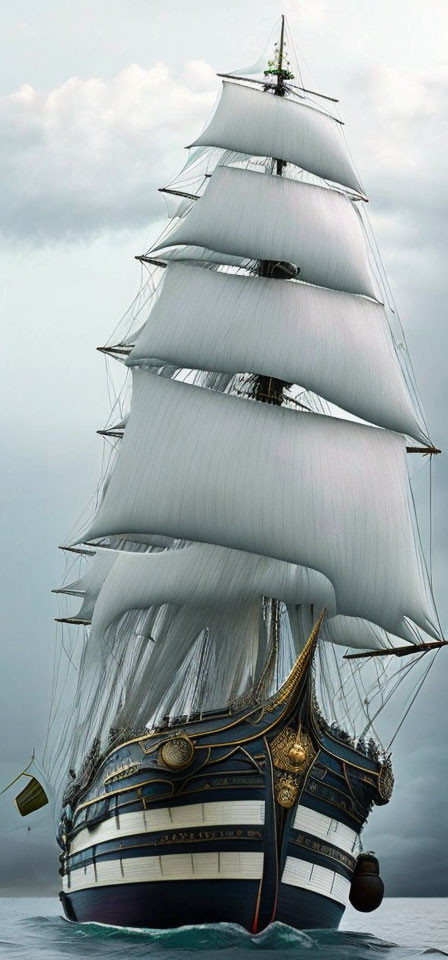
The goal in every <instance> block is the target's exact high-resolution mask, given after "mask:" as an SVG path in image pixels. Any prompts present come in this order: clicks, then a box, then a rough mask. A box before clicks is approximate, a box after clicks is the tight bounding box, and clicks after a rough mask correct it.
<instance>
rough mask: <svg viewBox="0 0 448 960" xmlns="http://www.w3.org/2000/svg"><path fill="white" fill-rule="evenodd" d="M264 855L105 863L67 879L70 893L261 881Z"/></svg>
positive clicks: (197, 855)
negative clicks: (175, 882)
mask: <svg viewBox="0 0 448 960" xmlns="http://www.w3.org/2000/svg"><path fill="white" fill-rule="evenodd" d="M262 872H263V854H262V853H232V852H224V853H181V854H165V855H164V856H161V857H132V858H129V859H128V858H123V859H122V860H103V861H100V862H99V863H97V864H96V865H95V864H89V866H87V867H81V868H80V869H77V870H72V871H71V873H70V880H68V878H67V877H64V878H63V882H62V886H63V889H64V891H65V892H66V893H71V892H74V891H76V890H83V889H85V888H93V889H95V888H96V887H106V886H112V885H115V884H124V883H155V882H160V881H163V880H259V879H260V878H261V875H262Z"/></svg>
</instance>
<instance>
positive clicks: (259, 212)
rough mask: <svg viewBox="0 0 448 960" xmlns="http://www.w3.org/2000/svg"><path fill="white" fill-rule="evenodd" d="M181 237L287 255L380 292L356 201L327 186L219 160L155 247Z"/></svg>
mask: <svg viewBox="0 0 448 960" xmlns="http://www.w3.org/2000/svg"><path fill="white" fill-rule="evenodd" d="M179 244H187V245H193V246H199V247H205V248H207V249H210V250H215V251H217V252H219V253H223V254H226V255H227V254H230V255H231V256H239V257H249V258H253V259H257V260H283V261H287V262H290V263H293V264H295V265H296V266H298V267H300V279H301V280H306V281H308V282H309V283H315V284H318V285H320V286H323V287H331V288H332V289H334V290H345V291H346V293H359V294H365V295H366V296H368V297H374V298H376V297H377V296H378V291H377V288H376V285H375V283H374V280H373V277H372V274H371V271H370V267H369V262H368V254H367V246H366V242H365V239H364V234H363V230H362V226H361V221H360V218H359V215H358V213H357V211H356V209H355V205H354V204H353V203H352V201H351V200H349V199H348V198H347V197H346V196H344V195H343V194H342V193H338V192H337V191H336V190H331V189H329V188H327V187H317V186H314V185H313V184H309V183H301V182H298V181H295V180H290V179H288V178H287V177H275V176H271V175H270V174H267V173H254V172H252V171H250V170H239V169H237V168H235V167H217V169H216V170H215V172H214V174H213V175H212V177H211V179H210V182H209V185H208V187H207V189H206V191H205V193H204V195H203V196H202V197H201V198H200V199H199V200H198V201H197V202H196V203H195V205H194V207H193V209H192V210H191V212H190V213H189V214H188V216H187V217H185V218H184V219H183V220H182V221H181V222H180V224H179V225H178V226H177V227H176V229H175V230H174V231H172V232H170V233H169V234H167V235H166V236H165V238H164V239H163V240H162V241H159V243H158V245H157V246H156V247H155V248H154V250H153V251H152V253H153V255H154V256H156V255H157V253H158V251H161V250H163V248H164V247H172V246H173V245H179Z"/></svg>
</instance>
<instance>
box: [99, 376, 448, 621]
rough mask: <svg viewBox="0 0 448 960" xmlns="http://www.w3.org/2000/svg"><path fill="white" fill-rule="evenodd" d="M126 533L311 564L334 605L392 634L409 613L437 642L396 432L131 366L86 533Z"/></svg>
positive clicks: (402, 446) (402, 451)
mask: <svg viewBox="0 0 448 960" xmlns="http://www.w3.org/2000/svg"><path fill="white" fill-rule="evenodd" d="M179 463H182V470H179ZM133 530H135V531H136V532H141V531H147V532H149V533H156V534H161V535H164V536H173V537H179V538H183V539H186V540H193V541H200V542H204V543H216V544H219V545H221V546H228V547H232V548H236V549H239V550H246V551H248V552H251V553H259V554H262V555H264V556H272V557H274V558H276V559H279V560H286V561H288V562H290V563H295V564H299V565H302V566H307V567H312V568H313V569H315V570H318V571H319V572H320V573H323V574H324V576H326V577H327V578H328V580H330V582H331V583H332V585H333V587H334V590H335V593H336V603H337V609H338V612H339V613H341V614H346V615H348V616H353V617H356V616H359V617H362V618H365V619H367V620H371V621H372V622H374V623H377V624H379V625H381V626H383V627H384V628H385V629H386V630H390V631H391V632H392V633H397V634H399V632H400V623H401V621H402V619H403V617H408V618H409V619H410V620H411V621H413V622H415V623H417V624H418V625H419V626H421V627H422V629H424V630H427V631H428V632H431V633H432V635H434V636H438V630H437V620H436V614H435V610H434V605H433V601H432V596H431V592H430V589H429V584H428V581H427V577H426V575H425V572H424V569H423V563H422V559H421V555H420V552H419V548H418V545H417V542H416V538H415V535H414V531H413V526H412V516H411V508H410V497H409V492H408V479H407V469H406V454H405V443H404V440H403V438H402V437H401V436H399V435H398V434H393V433H390V432H388V431H385V430H379V429H377V428H374V427H368V426H363V425H360V424H355V423H351V422H347V421H344V420H337V419H332V418H329V417H325V416H319V415H317V414H311V413H309V414H303V413H296V412H295V411H292V410H288V409H285V408H282V407H274V406H271V405H269V404H261V403H257V402H255V401H251V400H247V399H241V398H239V397H233V396H229V395H224V394H221V393H215V392H213V391H211V390H204V389H202V388H200V387H195V386H191V385H190V384H187V383H180V382H178V381H173V380H167V379H164V378H162V377H157V376H153V375H151V374H149V373H147V371H146V370H141V369H138V368H137V369H136V370H134V387H133V403H132V409H131V414H130V417H129V423H128V425H127V427H126V430H125V434H124V439H123V442H122V446H121V450H120V453H119V456H118V459H117V463H116V466H115V469H114V472H113V473H112V475H111V479H110V483H109V486H108V489H107V492H106V495H105V497H104V500H103V502H102V504H101V506H100V508H99V511H98V514H97V516H96V518H95V519H94V521H93V523H92V525H91V526H90V528H89V530H88V531H87V533H86V534H85V535H84V538H83V539H89V538H90V539H92V538H95V537H99V536H108V535H111V534H112V535H114V534H119V533H121V532H122V531H131V532H132V531H133Z"/></svg>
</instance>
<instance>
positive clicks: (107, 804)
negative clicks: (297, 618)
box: [59, 661, 392, 932]
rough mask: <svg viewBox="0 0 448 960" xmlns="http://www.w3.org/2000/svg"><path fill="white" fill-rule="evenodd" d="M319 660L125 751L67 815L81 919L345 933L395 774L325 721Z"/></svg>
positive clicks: (64, 838) (66, 881)
mask: <svg viewBox="0 0 448 960" xmlns="http://www.w3.org/2000/svg"><path fill="white" fill-rule="evenodd" d="M308 667H309V663H308V664H306V663H305V664H304V663H303V661H302V669H301V670H300V671H297V670H296V674H295V675H294V676H292V675H291V676H292V679H291V678H290V679H289V680H288V681H287V683H286V684H285V688H282V690H281V691H280V694H278V695H277V696H276V697H275V698H273V699H272V700H271V701H270V702H269V703H268V704H264V705H262V706H260V705H258V706H256V707H252V709H250V710H248V711H246V712H242V713H241V714H239V715H233V716H232V715H230V714H229V713H228V712H226V713H222V714H220V715H216V716H215V717H209V718H208V719H206V720H199V721H192V722H187V723H184V724H182V725H179V726H171V727H169V728H168V729H165V730H158V731H155V732H152V733H148V734H147V735H146V736H142V737H139V738H136V739H134V740H130V741H128V742H126V743H122V744H120V745H119V746H118V747H117V748H115V749H114V750H112V751H111V753H109V754H108V755H106V756H105V757H104V758H103V759H101V761H100V762H99V763H98V765H97V768H96V770H95V772H94V775H93V776H92V777H91V781H90V784H89V785H88V786H87V789H85V790H84V791H83V793H82V795H78V798H77V801H76V804H75V807H74V810H73V813H72V812H71V809H70V808H69V809H68V810H67V807H66V808H65V812H64V813H63V816H62V818H61V824H60V836H59V841H60V844H61V847H62V849H63V853H62V856H61V871H60V872H61V874H62V892H61V899H62V902H63V905H64V909H65V912H66V915H67V917H68V918H69V919H71V920H77V921H98V922H102V923H110V924H117V925H125V926H134V927H156V928H167V927H178V926H182V925H184V924H191V923H216V922H220V921H231V922H234V923H239V924H241V925H242V926H244V927H246V928H247V929H248V930H251V931H255V932H256V931H259V930H262V929H264V927H266V926H267V925H268V924H269V923H271V922H272V921H274V920H279V921H281V922H283V923H287V924H289V925H291V926H293V927H296V928H298V929H310V928H317V927H320V928H322V927H337V926H338V924H339V921H340V919H341V917H342V914H343V912H344V909H345V906H346V904H347V901H348V897H349V893H350V886H351V881H352V876H353V872H354V870H355V866H356V861H357V857H358V854H359V852H360V839H359V835H360V831H361V829H362V826H363V824H364V822H365V820H366V818H367V815H368V812H369V810H370V807H371V806H372V804H373V803H385V802H387V799H388V797H389V796H390V791H391V783H392V777H391V773H390V769H389V768H386V765H385V764H384V763H383V764H381V763H380V762H379V761H378V760H377V759H374V758H371V757H368V756H366V755H365V753H361V752H360V751H358V750H356V749H355V748H354V746H352V745H350V744H348V743H347V742H346V741H344V740H340V739H337V738H336V737H334V736H333V735H332V734H331V732H330V731H329V730H328V728H327V727H326V725H325V724H323V723H322V721H321V720H320V721H319V722H318V721H317V718H316V713H315V711H314V710H313V706H312V695H311V682H310V678H309V669H308Z"/></svg>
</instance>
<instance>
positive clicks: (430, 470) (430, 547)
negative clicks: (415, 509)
mask: <svg viewBox="0 0 448 960" xmlns="http://www.w3.org/2000/svg"><path fill="white" fill-rule="evenodd" d="M432 461H433V456H432V454H431V455H430V458H429V582H430V584H431V590H432Z"/></svg>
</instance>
